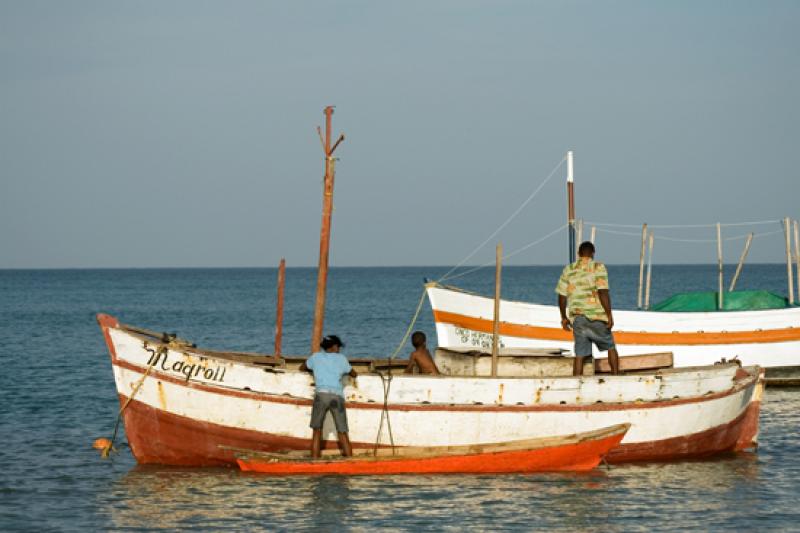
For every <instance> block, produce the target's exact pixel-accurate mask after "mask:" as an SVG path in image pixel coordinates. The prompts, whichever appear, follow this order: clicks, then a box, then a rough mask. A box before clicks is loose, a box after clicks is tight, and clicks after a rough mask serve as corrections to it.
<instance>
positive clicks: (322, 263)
mask: <svg viewBox="0 0 800 533" xmlns="http://www.w3.org/2000/svg"><path fill="white" fill-rule="evenodd" d="M324 113H325V138H324V139H323V138H322V131H321V130H320V128H319V127H317V133H319V136H320V140H321V141H322V150H323V152H324V153H325V183H324V186H323V191H324V192H323V196H322V224H321V228H320V235H319V269H318V271H317V299H316V304H315V305H314V329H313V332H312V334H311V352H312V353H313V352H316V351H317V350H319V343H320V340H322V323H323V322H324V320H325V289H326V288H327V285H328V255H329V251H330V243H331V213H332V212H333V180H334V174H335V169H334V167H335V161H336V160H335V158H334V157H333V152H334V150H336V148H337V147H338V146H339V143H341V142H342V141H343V140H344V135H340V136H339V139H338V140H337V141H336V144H334V145H333V147H331V117H332V115H333V106H328V107H326V108H325V111H324Z"/></svg>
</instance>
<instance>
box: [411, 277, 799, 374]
mask: <svg viewBox="0 0 800 533" xmlns="http://www.w3.org/2000/svg"><path fill="white" fill-rule="evenodd" d="M427 292H428V299H429V300H430V303H431V307H432V308H433V318H434V321H435V323H436V335H437V340H438V344H439V346H440V347H443V348H447V349H450V350H454V351H464V350H475V349H479V350H480V349H482V350H484V351H486V350H487V349H490V347H491V343H492V326H493V317H494V300H493V298H489V297H485V296H481V295H478V294H473V293H470V292H467V291H464V290H460V289H457V288H454V287H445V286H441V285H438V284H436V283H429V284H428V285H427ZM560 317H561V315H560V313H559V310H558V307H557V306H554V305H540V304H533V303H527V302H515V301H508V300H503V301H501V303H500V320H501V322H500V344H501V345H502V346H503V347H504V349H505V351H506V352H507V353H509V354H513V353H514V350H515V349H520V350H522V351H524V350H525V349H542V348H549V349H556V350H563V351H565V352H571V351H572V347H573V339H572V333H571V332H568V331H564V330H563V329H561V324H560ZM614 340H615V342H616V344H617V350H618V351H619V353H620V355H622V356H624V355H633V354H642V353H648V352H672V354H673V357H674V365H675V366H676V367H691V366H700V365H710V364H714V363H715V362H717V361H719V360H720V359H722V358H725V359H728V360H732V359H734V358H735V359H738V360H739V361H741V363H742V364H743V365H744V366H749V365H758V366H760V367H763V368H765V369H766V378H767V382H768V383H772V384H776V385H792V384H800V307H789V308H785V309H765V310H759V311H718V312H658V311H625V310H616V309H615V310H614Z"/></svg>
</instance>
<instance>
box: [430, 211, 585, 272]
mask: <svg viewBox="0 0 800 533" xmlns="http://www.w3.org/2000/svg"><path fill="white" fill-rule="evenodd" d="M568 225H569V224H562V225H561V226H559V227H557V228H556V229H554V230H553V231H551V232H550V233H548V234H547V235H545V236H544V237H540V238H538V239H536V240H535V241H533V242H529V243H528V244H526V245H524V246H522V247H520V248H517V249H516V250H514V251H513V252H510V253H508V254H506V255H504V256H503V257H502V259H503V261H505V260H506V259H509V258H511V257H514V256H515V255H517V254H520V253H522V252H524V251H525V250H527V249H528V248H532V247H533V246H536V245H537V244H541V243H542V242H544V241H546V240H547V239H549V238H550V237H552V236H553V235H556V234H557V233H558V232H559V231H561V230H563V229H564V228H566V227H567V226H568ZM494 264H495V262H494V261H492V262H490V263H485V264H483V265H479V266H476V267H473V268H470V269H469V270H465V271H464V272H459V273H458V274H454V275H452V276H447V275H445V276H442V277H441V278H439V281H437V283H440V282H442V281H445V280H453V279H457V278H460V277H462V276H466V275H467V274H472V273H473V272H476V271H478V270H481V269H483V268H488V267H490V266H494ZM451 272H452V270H451Z"/></svg>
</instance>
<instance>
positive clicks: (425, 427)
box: [97, 314, 763, 466]
mask: <svg viewBox="0 0 800 533" xmlns="http://www.w3.org/2000/svg"><path fill="white" fill-rule="evenodd" d="M97 320H98V323H99V324H100V327H101V329H102V332H103V336H104V338H105V340H106V343H107V346H108V350H109V354H110V356H111V365H112V368H113V372H114V379H115V382H116V387H117V394H118V395H119V400H120V403H121V405H122V406H123V408H122V420H123V422H124V424H125V432H126V435H127V437H128V442H129V444H130V448H131V451H132V453H133V455H134V457H135V458H136V460H137V461H138V462H140V463H157V464H169V465H195V466H200V465H235V464H236V458H235V455H234V448H247V449H251V450H260V451H281V450H293V449H294V450H298V449H299V450H305V449H308V448H309V447H310V443H311V430H310V428H309V427H308V421H309V419H310V415H311V405H312V398H313V395H314V387H313V384H312V380H311V377H310V375H309V374H308V373H306V372H301V371H299V366H300V363H301V362H302V361H303V360H304V358H301V357H295V358H282V357H273V356H260V355H257V354H241V353H227V352H215V351H209V350H202V349H199V348H196V347H194V345H192V344H189V343H187V342H180V341H178V340H176V339H174V338H169V337H167V336H165V335H163V334H159V333H153V332H149V331H146V330H142V329H139V328H133V327H130V326H125V325H122V324H120V323H119V321H118V320H117V319H116V318H114V317H112V316H109V315H102V314H101V315H98V316H97ZM351 363H352V364H353V367H354V368H356V370H357V371H358V372H359V376H358V378H357V379H356V381H355V383H352V382H351V383H350V384H348V385H347V386H346V387H345V399H346V401H347V417H348V422H349V426H350V439H351V441H352V443H353V446H354V447H355V448H373V447H374V446H376V442H377V445H380V446H383V447H385V446H388V445H389V443H390V439H393V442H394V445H395V446H401V447H408V446H423V447H427V446H469V445H472V444H489V443H496V442H507V441H515V440H523V439H534V438H540V437H561V436H567V435H572V434H575V433H583V432H586V431H594V430H598V429H601V428H606V427H609V426H613V425H616V424H630V425H631V428H630V430H629V431H628V433H627V434H626V435H625V438H624V439H623V440H622V444H621V445H620V446H619V447H618V448H615V449H613V450H612V451H611V453H610V455H609V456H608V460H609V461H610V462H629V461H656V460H669V459H683V458H690V457H704V456H708V455H713V454H716V453H723V452H731V451H738V450H744V449H747V448H751V447H754V446H755V445H756V442H757V438H758V416H759V410H760V406H761V395H762V391H763V371H762V370H761V369H759V368H758V367H751V368H740V367H739V366H738V365H736V364H726V365H716V366H710V367H699V368H693V369H681V370H678V369H665V370H660V371H655V372H649V373H641V374H629V375H623V376H608V375H603V376H584V377H582V378H574V377H571V376H568V377H537V378H534V377H510V376H501V377H467V376H419V375H403V374H401V375H394V376H393V377H392V378H391V381H388V380H387V377H386V375H383V376H382V375H379V374H377V373H375V372H374V370H375V369H376V368H380V367H381V365H384V368H386V367H385V365H387V364H392V363H390V362H387V361H376V360H351ZM394 364H395V365H397V364H404V363H398V362H395V363H394ZM387 386H388V388H389V391H388V396H386V397H385V396H384V393H385V387H387ZM383 417H387V418H388V422H390V423H391V431H392V433H391V435H390V434H389V431H388V424H387V423H382V418H383ZM323 437H324V438H325V439H328V443H329V445H330V446H331V447H333V446H335V440H336V439H335V433H334V428H333V426H332V421H331V420H330V419H328V420H327V421H326V424H325V426H323Z"/></svg>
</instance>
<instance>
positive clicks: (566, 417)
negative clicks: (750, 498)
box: [97, 107, 763, 466]
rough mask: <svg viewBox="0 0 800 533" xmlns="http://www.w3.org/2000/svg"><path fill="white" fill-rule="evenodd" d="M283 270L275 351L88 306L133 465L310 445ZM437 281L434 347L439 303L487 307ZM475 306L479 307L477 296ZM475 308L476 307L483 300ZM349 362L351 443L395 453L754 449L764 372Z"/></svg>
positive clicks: (327, 143) (324, 234) (308, 388)
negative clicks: (589, 440)
mask: <svg viewBox="0 0 800 533" xmlns="http://www.w3.org/2000/svg"><path fill="white" fill-rule="evenodd" d="M332 114H333V108H332V107H327V108H326V109H325V116H326V128H325V135H324V137H323V135H322V130H321V129H319V132H320V138H321V140H322V145H323V149H324V153H325V179H324V185H323V187H324V194H323V210H322V213H323V214H322V224H321V232H320V262H319V271H318V280H317V297H316V304H315V312H314V317H315V318H314V327H313V333H312V340H311V351H316V350H317V349H318V347H319V341H320V339H321V334H322V329H323V317H324V308H325V287H326V283H327V267H328V256H329V253H328V248H329V240H330V222H331V213H332V209H333V203H332V202H333V183H334V165H335V161H336V158H335V157H333V153H334V151H335V149H336V147H337V146H339V145H340V143H341V142H342V141H343V140H344V136H343V135H341V136H340V137H339V139H338V140H337V141H336V142H335V143H333V144H331V140H332V135H331V116H332ZM571 218H572V217H571ZM282 265H283V263H282ZM282 272H283V268H281V269H280V270H279V277H278V279H279V284H278V287H279V288H278V295H279V296H278V302H277V304H278V305H277V309H278V312H277V321H276V342H275V355H272V356H266V355H259V354H243V353H231V352H219V351H211V350H204V349H199V348H197V347H195V345H193V344H191V343H188V342H185V341H180V340H179V339H176V338H174V337H171V336H168V335H164V334H160V333H155V332H151V331H147V330H143V329H140V328H136V327H132V326H125V325H123V324H120V322H119V321H118V320H117V319H116V318H114V317H112V316H109V315H104V314H99V315H97V321H98V323H99V324H100V327H101V329H102V332H103V336H104V337H105V340H106V344H107V346H108V350H109V353H110V355H111V364H112V368H113V371H114V379H115V382H116V387H117V394H118V396H119V400H120V404H121V406H122V408H121V410H120V416H121V418H122V420H123V422H124V424H125V432H126V434H127V437H128V442H129V444H130V448H131V451H132V453H133V455H134V457H135V458H136V460H137V461H139V462H140V463H159V464H170V465H198V466H199V465H235V464H236V458H235V456H234V452H233V451H232V449H233V448H245V449H252V450H257V451H263V452H275V451H283V450H287V449H288V450H292V449H294V450H305V449H309V448H310V438H311V431H310V429H309V427H308V422H309V418H310V413H311V405H312V398H313V394H314V388H313V384H312V381H311V377H310V376H309V375H308V374H306V373H305V372H300V371H299V367H300V364H301V363H302V362H303V361H304V359H305V358H304V357H281V356H280V355H279V354H280V353H281V352H280V338H281V331H282V329H281V328H282V326H281V324H282V322H281V320H282V319H281V317H282V305H283V301H282V297H281V295H282V287H283V285H282V283H281V281H280V280H282V279H283V276H282V275H281V274H280V273H282ZM442 290H443V289H441V288H438V287H429V288H428V291H429V295H431V294H432V297H431V301H432V302H433V308H434V312H435V313H438V314H436V315H435V316H436V320H437V332H439V335H440V345H445V346H446V345H447V344H448V342H447V341H448V339H449V338H448V337H447V334H449V330H448V329H447V328H450V327H451V326H453V328H455V326H454V325H453V321H452V320H451V321H450V322H448V320H447V317H445V316H444V315H443V314H442V312H443V311H444V312H451V313H456V312H459V313H461V316H465V317H474V318H479V319H483V317H484V316H491V315H483V314H479V315H477V316H474V313H473V310H472V309H471V308H469V305H471V303H470V302H468V301H466V300H465V301H462V302H461V304H467V305H466V307H464V306H457V307H452V306H450V307H448V306H445V307H443V306H442V304H441V298H440V296H441V295H444V294H449V295H451V296H452V295H457V294H460V293H457V292H453V291H450V292H449V293H444V292H442ZM472 303H474V304H475V305H478V306H482V305H483V303H484V302H483V301H482V300H475V301H474V302H472ZM505 306H506V307H508V304H505ZM479 308H480V310H481V313H482V312H483V311H482V310H483V307H479ZM470 313H473V314H470ZM554 316H557V314H554ZM509 319H514V320H522V321H523V322H521V323H526V322H524V320H527V319H528V317H525V316H523V317H514V316H513V314H511V313H508V310H507V309H503V320H504V321H507V320H509ZM620 323H622V320H620ZM446 324H450V325H447V326H445V325H446ZM473 325H474V324H473V323H472V322H470V323H469V324H464V325H460V326H458V327H460V328H462V329H463V330H464V331H466V332H467V333H468V334H467V337H469V336H470V335H471V332H476V333H477V334H479V335H480V334H482V333H483V331H482V330H481V329H480V328H473ZM503 328H505V329H503ZM503 328H501V334H502V335H503V339H504V340H506V341H507V342H508V339H510V336H513V335H514V334H515V332H516V330H512V331H509V330H508V324H503ZM453 333H460V332H456V331H453ZM443 339H444V340H445V342H442V340H443ZM465 342H466V341H465ZM351 363H352V364H353V366H354V367H355V368H356V370H357V371H358V372H359V377H358V378H357V379H356V380H355V381H352V382H350V383H349V384H348V385H347V386H346V387H345V400H346V403H347V413H348V422H349V426H350V440H351V442H352V444H353V446H354V448H356V449H373V448H374V447H375V446H379V447H380V446H384V447H385V446H387V445H389V444H390V443H391V444H392V446H394V447H400V448H402V447H442V446H444V447H454V446H456V447H462V446H468V447H469V446H473V447H474V446H484V445H490V444H492V443H501V442H509V441H520V440H529V439H540V438H545V437H548V438H551V437H554V438H559V437H565V436H567V435H574V434H579V433H585V432H591V431H597V430H600V429H602V428H607V427H610V426H614V425H619V424H628V425H630V430H629V431H628V432H627V433H626V434H625V436H624V437H623V439H622V441H621V443H620V445H619V446H618V447H616V448H614V449H613V450H611V451H610V452H609V455H608V459H609V461H616V462H621V461H650V460H667V459H680V458H687V457H701V456H707V455H711V454H715V453H720V452H729V451H738V450H743V449H747V448H750V447H753V446H755V445H756V442H757V438H758V415H759V409H760V405H761V394H762V390H763V371H762V370H761V369H760V368H758V367H746V368H740V367H739V365H736V364H723V365H715V366H701V367H690V368H685V369H661V370H653V371H648V372H644V373H637V374H627V375H622V376H599V375H598V376H585V377H578V378H575V377H571V376H555V377H554V376H543V375H537V376H520V375H503V374H502V372H501V373H500V374H495V375H494V376H458V375H443V376H415V375H400V376H394V377H392V376H391V374H388V373H384V374H380V373H377V372H376V371H380V370H382V369H383V370H386V371H390V370H391V368H392V366H393V365H397V364H398V363H395V362H392V361H380V360H369V359H364V360H357V361H353V360H351ZM399 364H400V366H404V363H399ZM384 422H386V423H384ZM329 424H330V420H329V421H328V425H325V426H323V435H324V437H325V438H327V439H330V438H331V437H333V436H334V433H333V427H331V426H330V425H329ZM390 424H391V425H390ZM390 427H391V430H390V429H389V428H390ZM376 435H377V437H376ZM112 441H113V438H112Z"/></svg>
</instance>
